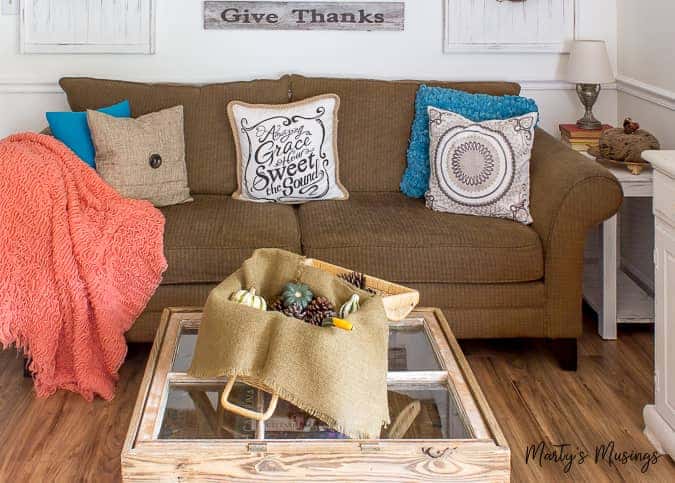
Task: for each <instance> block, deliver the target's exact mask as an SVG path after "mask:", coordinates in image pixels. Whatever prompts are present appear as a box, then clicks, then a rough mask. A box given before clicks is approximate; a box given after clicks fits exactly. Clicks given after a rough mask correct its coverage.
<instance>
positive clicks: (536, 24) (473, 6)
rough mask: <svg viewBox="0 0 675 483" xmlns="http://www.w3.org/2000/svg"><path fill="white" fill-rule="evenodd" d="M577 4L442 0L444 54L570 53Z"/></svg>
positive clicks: (562, 1)
mask: <svg viewBox="0 0 675 483" xmlns="http://www.w3.org/2000/svg"><path fill="white" fill-rule="evenodd" d="M578 2H579V0H525V1H520V2H511V1H508V0H503V1H498V0H445V46H444V47H445V51H446V52H495V51H497V52H500V51H501V52H552V53H567V52H569V46H570V41H571V40H572V39H574V38H575V37H576V15H577V14H578V10H579V8H578Z"/></svg>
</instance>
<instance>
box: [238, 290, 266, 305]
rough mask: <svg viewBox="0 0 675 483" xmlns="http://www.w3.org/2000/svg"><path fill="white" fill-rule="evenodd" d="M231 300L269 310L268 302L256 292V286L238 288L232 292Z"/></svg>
mask: <svg viewBox="0 0 675 483" xmlns="http://www.w3.org/2000/svg"><path fill="white" fill-rule="evenodd" d="M230 300H231V301H232V302H236V303H238V304H242V305H246V306H248V307H253V308H254V309H260V310H267V302H266V301H265V299H264V298H262V297H261V296H260V295H256V294H255V288H251V289H249V290H244V289H242V290H237V291H236V292H234V293H233V294H232V296H231V297H230Z"/></svg>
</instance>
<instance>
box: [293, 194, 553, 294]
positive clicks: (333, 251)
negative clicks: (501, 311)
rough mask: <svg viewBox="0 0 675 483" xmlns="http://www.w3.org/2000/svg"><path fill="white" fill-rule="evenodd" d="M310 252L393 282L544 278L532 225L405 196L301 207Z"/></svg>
mask: <svg viewBox="0 0 675 483" xmlns="http://www.w3.org/2000/svg"><path fill="white" fill-rule="evenodd" d="M299 218H300V229H301V232H302V246H303V252H304V253H305V255H307V256H310V257H314V258H319V259H322V260H326V261H328V262H332V263H335V264H338V265H342V266H344V267H349V268H352V269H354V270H358V271H361V272H365V273H368V274H370V275H374V276H377V277H381V278H384V279H386V280H390V281H392V282H404V283H405V282H409V283H506V282H528V281H533V280H539V279H541V278H542V277H543V275H544V257H543V250H542V245H541V241H540V239H539V236H538V235H537V234H536V233H535V231H534V230H533V229H532V228H530V227H529V226H525V225H522V224H520V223H515V222H512V221H508V220H503V219H497V218H483V217H478V216H468V215H454V214H448V213H438V212H434V211H431V210H429V209H427V208H425V206H424V201H423V200H414V199H409V198H406V197H405V196H404V195H402V194H400V193H353V194H352V197H351V198H350V199H349V200H347V201H339V202H336V201H318V202H314V203H309V204H306V205H303V206H301V207H300V208H299Z"/></svg>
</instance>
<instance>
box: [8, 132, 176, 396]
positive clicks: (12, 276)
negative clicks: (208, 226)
mask: <svg viewBox="0 0 675 483" xmlns="http://www.w3.org/2000/svg"><path fill="white" fill-rule="evenodd" d="M163 232H164V217H163V216H162V214H161V213H160V212H159V211H158V210H157V209H155V208H154V207H153V206H152V205H151V204H150V203H148V202H146V201H137V200H130V199H126V198H122V197H121V196H120V195H119V194H117V193H116V192H115V191H114V190H113V189H112V188H111V187H110V186H108V185H107V184H105V182H103V181H102V180H101V179H100V178H99V177H98V175H97V174H96V172H95V171H94V170H92V169H91V168H89V167H88V166H86V165H85V164H84V163H83V162H82V161H81V160H80V159H79V158H78V157H77V156H76V155H75V154H73V152H72V151H70V150H69V149H68V148H66V147H65V146H64V145H63V144H61V143H60V142H59V141H57V140H56V139H54V138H52V137H49V136H44V135H40V134H33V133H24V134H17V135H14V136H10V137H8V138H6V139H4V140H2V141H0V343H1V344H2V345H3V346H7V345H11V344H16V345H17V346H18V347H19V348H21V349H22V350H23V351H24V353H25V354H26V355H28V357H29V359H30V364H29V369H30V371H31V372H32V374H33V378H34V381H35V388H36V391H37V394H38V396H41V397H44V396H49V395H51V394H53V393H54V392H55V391H56V390H58V389H68V390H70V391H74V392H77V393H79V394H81V395H82V396H83V397H84V398H86V399H87V400H92V399H93V398H94V396H95V395H99V396H101V397H102V398H104V399H111V398H112V397H113V394H114V389H115V383H116V381H117V378H118V375H117V372H118V369H119V367H120V366H121V364H122V362H123V361H124V358H125V356H126V350H127V346H126V341H125V339H124V333H125V332H126V331H127V330H128V329H129V328H130V327H131V325H132V324H133V322H134V320H135V319H136V317H138V315H139V314H140V313H141V311H142V310H143V308H144V307H145V305H146V303H147V302H148V299H149V298H150V297H151V296H152V294H153V293H154V291H155V289H156V288H157V285H159V282H160V280H161V277H162V273H163V272H164V270H165V269H166V260H165V258H164V253H163V246H162V238H163Z"/></svg>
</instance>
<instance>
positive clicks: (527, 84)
mask: <svg viewBox="0 0 675 483" xmlns="http://www.w3.org/2000/svg"><path fill="white" fill-rule="evenodd" d="M69 75H71V74H69ZM72 75H75V74H72ZM82 75H87V74H82ZM101 77H105V76H101ZM126 80H129V81H134V82H177V83H185V84H205V83H208V82H214V83H216V82H227V79H211V80H199V81H196V80H194V79H184V80H181V79H174V78H170V79H169V78H166V79H158V78H152V79H150V78H148V79H139V78H134V79H126ZM447 80H448V81H452V80H456V81H462V80H466V79H447ZM495 80H503V79H495ZM510 82H517V83H518V84H520V87H521V89H522V90H523V91H567V90H574V89H575V85H574V84H570V83H569V82H565V81H562V80H555V79H551V80H518V79H515V80H511V81H510ZM602 88H603V90H610V91H611V90H616V89H617V84H607V85H603V86H602ZM61 93H63V90H61V87H60V86H59V83H58V81H43V80H36V79H9V78H8V79H0V94H61Z"/></svg>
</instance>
